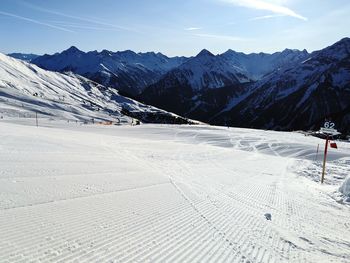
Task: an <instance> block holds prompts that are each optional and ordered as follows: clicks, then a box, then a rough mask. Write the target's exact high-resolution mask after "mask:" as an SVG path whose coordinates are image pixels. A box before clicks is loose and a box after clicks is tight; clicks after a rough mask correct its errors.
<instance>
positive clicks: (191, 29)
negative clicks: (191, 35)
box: [185, 27, 202, 31]
mask: <svg viewBox="0 0 350 263" xmlns="http://www.w3.org/2000/svg"><path fill="white" fill-rule="evenodd" d="M200 29H202V28H201V27H187V28H185V30H186V31H195V30H200Z"/></svg>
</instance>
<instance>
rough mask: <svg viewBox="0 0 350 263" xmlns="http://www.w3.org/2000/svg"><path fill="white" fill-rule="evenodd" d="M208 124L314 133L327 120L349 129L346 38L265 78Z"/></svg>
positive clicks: (349, 61) (349, 48)
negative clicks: (302, 130) (310, 130)
mask: <svg viewBox="0 0 350 263" xmlns="http://www.w3.org/2000/svg"><path fill="white" fill-rule="evenodd" d="M251 90H253V92H251V93H250V94H248V95H247V97H246V98H245V99H243V100H241V101H237V102H236V103H232V102H231V107H230V108H229V110H226V111H225V112H223V113H221V114H220V115H219V116H218V117H216V118H215V120H213V123H221V124H222V123H224V122H226V121H227V122H229V123H230V124H232V125H238V126H244V127H258V128H268V129H283V130H289V129H310V128H313V129H318V128H319V127H320V125H321V124H322V123H323V121H324V120H325V118H331V119H333V121H335V122H336V123H337V125H338V128H339V129H340V130H342V131H344V132H349V131H350V38H345V39H342V40H341V41H339V42H337V43H335V44H334V45H332V46H330V47H328V48H325V49H323V50H320V51H316V52H313V53H312V54H311V55H310V57H309V58H308V59H307V60H305V61H303V62H300V63H297V64H294V65H292V66H290V67H288V68H285V69H283V70H280V71H276V72H274V73H273V74H271V75H269V76H267V77H265V78H264V79H262V80H260V81H259V82H257V83H256V84H254V86H253V88H252V89H251Z"/></svg>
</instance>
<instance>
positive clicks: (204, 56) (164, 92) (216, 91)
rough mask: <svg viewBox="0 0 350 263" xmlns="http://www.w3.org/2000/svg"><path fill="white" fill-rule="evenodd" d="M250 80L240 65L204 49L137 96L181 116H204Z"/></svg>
mask: <svg viewBox="0 0 350 263" xmlns="http://www.w3.org/2000/svg"><path fill="white" fill-rule="evenodd" d="M251 81H252V80H251V79H250V78H249V77H247V76H246V75H245V74H244V73H243V70H242V69H241V68H239V67H237V66H235V65H233V63H231V62H230V61H228V60H227V59H226V58H224V57H221V56H215V55H213V54H212V53H210V52H209V51H207V50H205V49H204V50H202V51H201V52H200V53H199V54H198V55H197V56H195V57H193V58H190V59H189V60H188V61H186V62H185V63H183V64H182V65H180V66H179V67H177V68H175V69H173V70H171V71H169V72H168V73H166V74H165V75H164V77H163V78H162V79H161V80H160V81H158V82H157V83H155V84H153V85H151V86H149V87H147V88H146V89H145V90H144V91H143V93H142V94H141V96H140V99H141V100H142V101H145V102H146V103H149V104H152V105H157V107H160V108H163V109H167V110H172V111H174V112H177V113H178V114H181V115H184V116H191V117H192V118H198V119H202V120H205V115H207V114H208V112H211V111H213V110H214V111H215V110H216V107H217V106H219V105H222V103H226V102H227V99H228V98H230V97H232V96H234V95H237V94H240V93H241V92H242V91H243V90H244V89H243V87H245V86H246V84H247V83H250V82H251ZM202 115H204V116H202Z"/></svg>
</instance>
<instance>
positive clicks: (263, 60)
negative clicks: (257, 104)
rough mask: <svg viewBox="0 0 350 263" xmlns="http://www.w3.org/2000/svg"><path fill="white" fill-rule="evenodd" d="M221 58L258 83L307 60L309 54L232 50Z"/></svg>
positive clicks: (287, 50)
mask: <svg viewBox="0 0 350 263" xmlns="http://www.w3.org/2000/svg"><path fill="white" fill-rule="evenodd" d="M220 57H222V58H224V59H225V60H226V61H227V62H228V63H230V64H231V65H232V67H238V68H240V70H241V72H242V73H243V74H244V75H246V76H248V77H249V78H250V79H252V80H255V81H256V80H260V79H262V78H263V77H264V76H265V75H267V74H269V73H271V72H273V71H275V70H280V69H281V68H285V67H287V66H290V65H292V64H295V63H298V62H302V61H304V60H306V59H307V58H308V57H309V53H308V52H307V51H306V50H303V51H299V50H292V49H285V50H284V51H282V52H276V53H273V54H267V53H252V54H244V53H242V52H236V51H233V50H231V49H230V50H228V51H226V52H225V53H223V54H222V55H220Z"/></svg>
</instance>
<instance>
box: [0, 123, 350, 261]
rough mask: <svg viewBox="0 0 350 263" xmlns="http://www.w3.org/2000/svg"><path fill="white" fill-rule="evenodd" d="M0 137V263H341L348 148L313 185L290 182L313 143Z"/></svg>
mask: <svg viewBox="0 0 350 263" xmlns="http://www.w3.org/2000/svg"><path fill="white" fill-rule="evenodd" d="M0 134H1V138H2V139H1V140H0V149H1V151H0V167H1V170H0V251H1V253H0V262H20V261H23V262H31V261H44V262H46V261H53V262H60V261H61V262H73V261H76V262H174V261H176V262H185V261H186V262H239V261H240V262H242V261H243V262H248V261H249V262H302V261H307V262H332V261H333V262H349V257H348V255H349V253H350V224H349V217H350V207H349V206H348V205H346V204H343V203H341V202H337V200H336V199H335V195H334V194H335V192H337V190H338V188H339V185H340V184H337V183H336V182H338V181H335V179H336V177H339V178H340V177H342V178H340V179H339V180H342V181H343V180H344V178H345V177H343V173H341V172H340V170H337V169H335V168H337V167H342V168H343V170H342V171H345V169H347V171H349V167H350V162H349V160H348V159H347V158H349V157H348V156H349V154H348V153H349V150H350V146H349V143H345V142H339V143H338V146H339V149H338V150H334V149H330V152H329V164H330V165H333V166H334V169H333V170H331V172H330V171H328V172H329V173H327V175H326V179H327V181H326V184H325V185H320V184H319V183H317V182H315V181H314V180H310V178H309V177H307V176H302V175H301V174H300V173H299V171H302V170H305V171H307V172H309V173H313V172H314V171H313V170H310V171H308V165H310V164H317V163H319V162H320V160H319V159H320V158H318V160H317V161H314V160H315V157H316V156H315V151H316V147H317V144H319V143H322V142H323V141H322V140H320V139H318V138H314V137H308V136H304V135H303V134H301V133H287V132H272V131H262V130H260V131H259V130H249V129H233V128H230V129H227V128H219V127H210V126H168V125H141V126H135V127H131V126H101V125H78V124H76V123H72V122H70V123H67V122H66V121H58V120H53V119H51V120H49V119H40V122H39V127H35V122H33V120H31V119H19V118H12V119H8V118H7V119H2V120H0ZM316 167H317V166H316ZM333 179H334V180H333ZM267 219H268V220H267ZM269 219H270V220H269Z"/></svg>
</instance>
